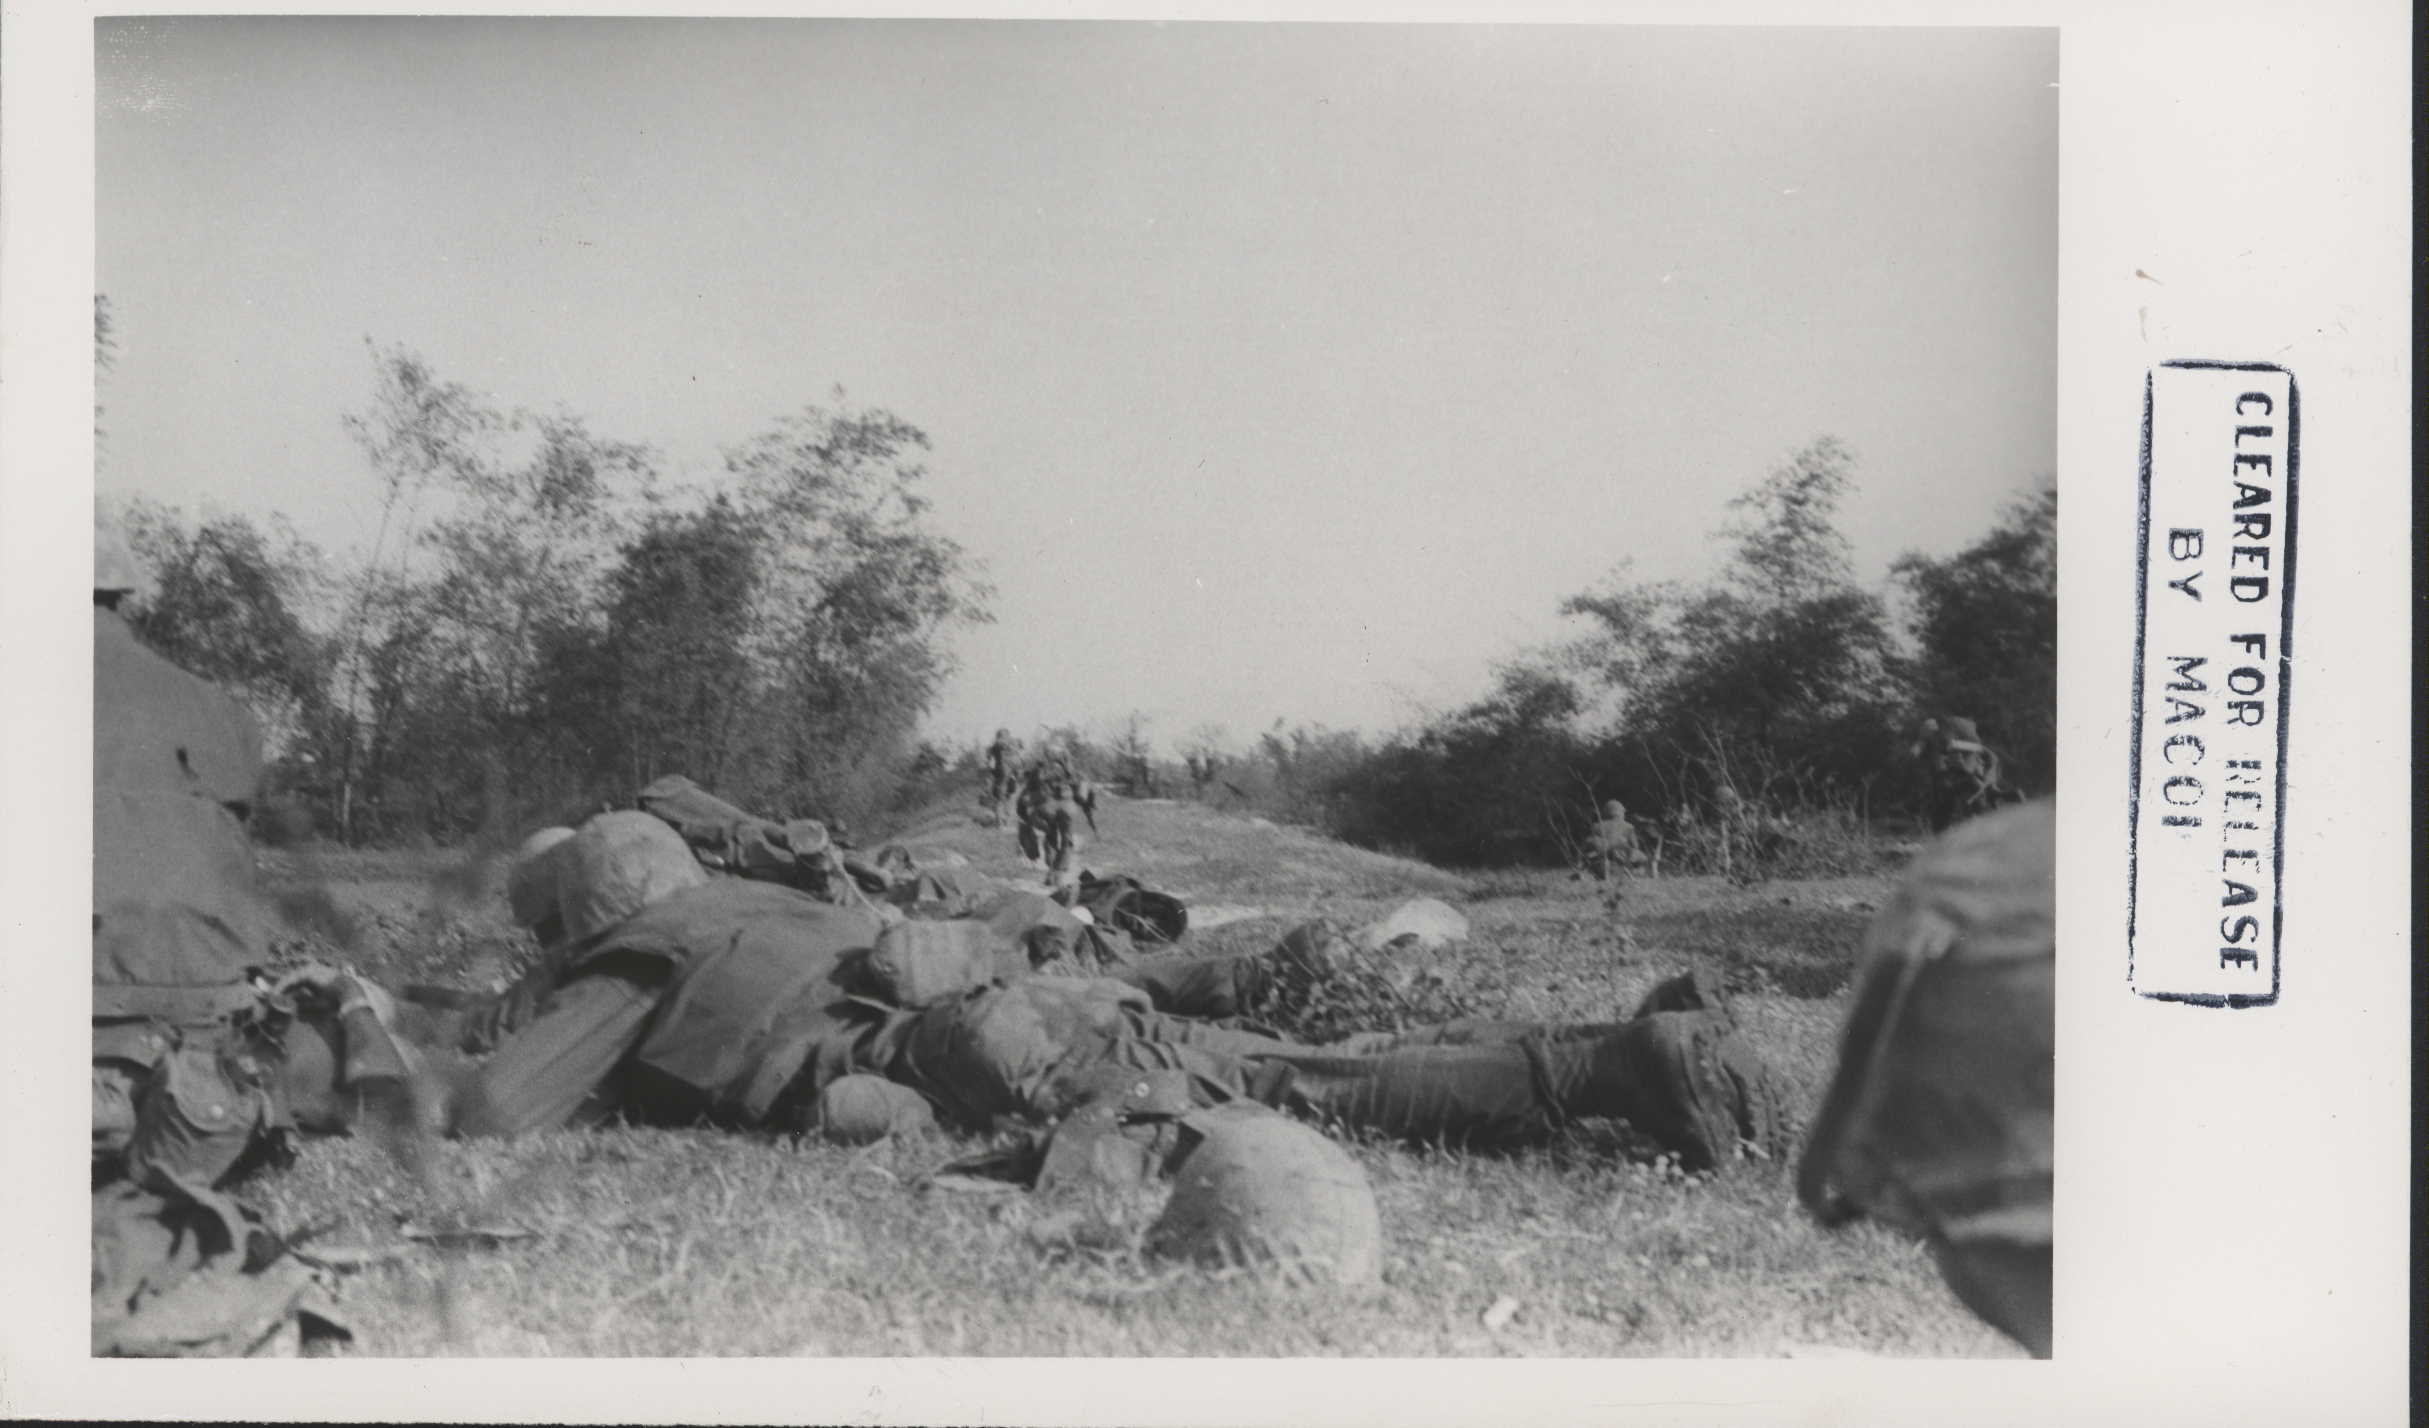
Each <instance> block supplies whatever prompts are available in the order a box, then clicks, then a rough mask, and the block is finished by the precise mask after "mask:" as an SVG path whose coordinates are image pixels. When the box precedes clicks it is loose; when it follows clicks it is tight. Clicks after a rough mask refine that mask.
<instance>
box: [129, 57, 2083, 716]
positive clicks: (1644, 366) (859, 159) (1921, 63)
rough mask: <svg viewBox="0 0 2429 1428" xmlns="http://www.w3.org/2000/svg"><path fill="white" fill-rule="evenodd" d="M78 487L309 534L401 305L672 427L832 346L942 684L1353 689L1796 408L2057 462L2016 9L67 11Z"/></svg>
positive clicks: (1627, 532)
mask: <svg viewBox="0 0 2429 1428" xmlns="http://www.w3.org/2000/svg"><path fill="white" fill-rule="evenodd" d="M97 51H98V54H97V60H98V66H99V71H100V73H99V81H100V83H99V100H100V112H99V114H98V118H97V123H98V130H97V136H96V137H97V144H98V149H97V185H98V205H99V208H98V213H97V215H96V223H97V235H96V236H97V242H98V245H99V251H98V254H97V270H98V278H97V281H98V284H99V286H100V288H101V290H102V291H104V292H106V293H107V294H108V295H109V297H110V300H111V305H112V309H113V313H114V315H115V318H116V321H117V337H118V349H119V351H118V359H117V365H116V367H115V368H114V370H113V371H112V372H111V373H110V374H109V375H108V376H107V377H105V378H104V379H103V384H102V387H101V390H100V396H101V400H102V401H103V402H104V404H105V405H106V407H107V412H106V415H105V424H106V427H107V437H106V443H105V445H104V447H103V450H102V453H101V457H100V469H99V471H98V473H97V483H98V488H99V490H100V491H101V492H102V493H103V494H104V495H105V496H106V495H112V494H123V493H141V494H145V495H149V496H154V497H157V498H160V499H163V500H167V501H170V502H173V503H176V504H179V505H182V506H184V507H186V508H187V509H188V510H189V511H194V510H199V509H202V508H205V507H208V508H214V509H220V510H231V511H241V512H247V513H253V514H266V513H272V512H275V513H279V514H282V515H284V516H285V517H287V518H288V519H289V520H290V521H292V522H293V524H294V525H295V526H296V527H297V529H299V530H300V531H301V532H302V533H304V534H305V535H306V536H308V537H310V538H312V539H314V540H316V541H318V542H319V543H320V544H322V545H324V546H326V547H328V548H329V549H331V550H332V551H334V552H338V553H340V554H345V553H348V552H353V551H359V549H360V548H361V547H363V546H365V545H367V543H368V541H369V538H370V536H371V533H372V530H373V528H374V526H375V525H376V522H377V517H378V506H377V487H376V484H375V482H374V480H373V477H372V474H371V472H370V469H369V467H368V466H367V464H366V462H365V460H364V459H363V457H362V456H361V454H360V453H359V452H358V451H357V450H356V449H355V448H354V447H353V446H352V444H351V443H350V442H349V440H348V438H347V437H346V435H345V433H344V431H343V429H342V427H341V425H340V418H341V416H342V415H343V414H344V413H345V412H347V411H349V410H354V409H359V408H360V407H362V406H363V405H364V403H365V401H366V399H367V397H368V395H369V392H370V387H371V375H372V372H371V364H370V361H369V358H368V356H367V354H366V351H365V348H364V345H363V340H364V338H366V337H369V338H372V339H374V340H376V341H378V342H380V343H382V344H388V343H397V344H402V345H404V346H406V347H408V348H411V349H413V350H415V351H418V352H419V353H421V354H422V355H423V356H424V357H426V358H427V359H429V361H430V362H431V364H432V365H433V367H434V368H435V369H436V370H437V371H438V373H439V374H440V375H441V376H444V377H448V378H453V379H455V380H459V381H462V382H464V383H466V384H468V385H470V386H472V387H473V388H475V389H476V390H479V391H481V392H483V393H485V394H487V395H488V396H490V397H492V398H493V399H495V400H496V401H498V402H500V403H502V404H510V405H526V406H532V407H539V408H550V407H555V406H558V405H562V406H565V407H568V408H570V409H572V410H573V411H575V412H578V413H580V414H582V415H583V416H584V417H586V418H588V419H589V421H590V423H591V425H592V427H593V429H594V430H596V431H598V432H600V433H601V434H603V435H608V436H614V437H619V438H626V439H632V440H640V441H646V442H648V443H651V444H652V445H654V446H656V447H657V448H658V449H659V450H660V452H661V453H662V454H663V457H664V461H665V467H666V470H667V472H668V474H669V475H670V476H671V477H673V478H674V479H676V480H678V481H685V482H706V481H711V480H714V479H715V478H716V477H717V475H718V473H719V471H720V461H719V451H720V448H721V447H722V446H724V445H726V444H730V443H732V442H735V441H738V440H741V439H742V438H745V437H747V436H749V435H751V434H753V433H755V432H757V431H759V430H761V429H763V428H764V427H765V426H767V425H768V424H769V423H770V421H771V420H772V419H774V418H775V417H776V416H778V415H779V414H781V413H784V412H787V411H790V410H793V409H796V408H798V407H799V406H801V405H802V404H803V403H805V402H810V401H823V400H824V399H826V397H827V396H828V394H829V393H830V391H831V390H832V388H833V387H834V386H836V385H837V384H839V383H840V384H841V385H842V386H843V387H845V388H846V389H847V390H848V392H849V394H850V396H851V398H852V400H854V401H855V402H866V403H873V404H876V405H879V406H883V407H885V408H888V409H890V410H892V411H894V412H896V413H897V414H899V415H901V416H902V417H904V418H906V419H908V420H910V421H912V422H913V423H915V424H917V425H919V426H920V427H922V428H924V429H925V430H926V431H927V432H928V434H929V435H930V437H931V438H932V440H933V443H934V449H933V451H932V452H931V453H930V459H929V466H930V470H931V476H930V484H929V488H928V493H929V494H930V495H931V496H932V497H933V498H934V500H935V502H936V512H937V518H938V520H939V522H940V524H941V525H942V526H943V527H944V528H945V529H946V530H947V531H948V532H949V533H950V534H952V535H953V536H954V537H955V538H957V539H958V540H960V541H961V542H962V543H963V544H964V545H965V546H966V547H967V548H968V549H969V550H970V551H971V553H972V554H973V555H975V556H977V557H978V558H979V559H980V560H981V561H983V562H984V565H985V572H984V573H985V577H986V578H987V579H988V580H989V581H990V582H992V583H993V585H994V586H995V587H996V590H997V596H996V600H995V610H996V613H997V617H998V618H997V622H996V623H995V624H994V625H992V626H988V627H985V628H983V629H980V630H978V631H976V632H974V633H972V634H970V635H969V636H968V637H966V638H964V639H962V640H961V641H960V650H961V656H962V660H963V670H962V672H961V674H960V675H959V676H958V677H957V679H956V680H955V682H954V684H953V685H952V687H951V689H950V690H949V692H948V695H947V697H946V699H945V701H944V703H943V705H942V707H941V708H940V709H939V710H938V711H937V713H936V715H935V716H934V719H933V720H932V725H933V728H934V730H935V732H937V733H938V734H940V735H942V736H945V737H949V738H956V739H959V738H969V737H975V736H977V735H980V734H981V733H982V732H983V731H985V730H990V729H992V728H994V727H995V726H996V725H998V724H1009V725H1011V726H1013V727H1014V729H1015V730H1016V732H1023V733H1026V732H1028V731H1029V730H1030V729H1032V728H1034V727H1035V726H1036V725H1038V724H1040V723H1043V722H1057V723H1059V722H1066V721H1081V722H1094V723H1098V724H1106V723H1110V722H1111V721H1113V720H1116V719H1118V718H1119V717H1120V716H1121V715H1123V714H1124V713H1125V712H1127V711H1129V710H1133V709H1137V710H1141V711H1144V712H1146V713H1148V714H1149V715H1150V716H1152V720H1153V722H1152V724H1151V726H1150V732H1151V734H1153V735H1155V736H1156V737H1157V738H1158V739H1159V741H1160V742H1162V743H1163V744H1164V745H1165V746H1166V747H1167V748H1169V747H1170V745H1171V742H1172V740H1173V739H1175V738H1177V737H1178V736H1180V735H1182V734H1185V733H1186V732H1187V731H1188V730H1189V729H1191V728H1192V727H1194V726H1196V725H1198V724H1201V723H1207V722H1214V723H1221V724H1225V725H1227V726H1229V728H1230V730H1231V732H1232V734H1233V736H1234V738H1235V740H1237V739H1239V738H1243V737H1245V736H1247V735H1249V734H1252V733H1254V732H1255V731H1256V730H1257V729H1260V728H1262V727H1264V726H1265V725H1267V724H1269V723H1271V722H1272V721H1273V720H1274V719H1275V718H1277V717H1281V718H1287V719H1289V720H1291V721H1292V722H1299V721H1310V722H1319V723H1325V724H1330V725H1333V726H1336V727H1345V726H1347V727H1364V728H1369V729H1382V728H1388V727H1391V726H1393V725H1395V724H1399V723H1401V722H1403V721H1405V720H1406V719H1408V718H1409V717H1411V715H1412V714H1413V713H1415V712H1416V711H1418V710H1420V709H1423V708H1431V707H1441V706H1444V705H1449V704H1454V703H1457V702H1459V701H1461V700H1464V699H1466V698H1469V697H1472V696H1473V695H1475V694H1477V693H1479V692H1481V691H1482V690H1483V688H1484V687H1485V683H1486V680H1487V677H1488V670H1489V667H1490V666H1491V664H1492V663H1493V662H1494V661H1495V660H1497V659H1499V658H1501V657H1503V656H1505V655H1507V654H1509V653H1511V652H1513V651H1514V650H1516V649H1518V648H1519V647H1521V646H1523V645H1526V644H1529V643H1533V642H1538V641H1541V640H1544V639H1546V638H1549V637H1552V636H1554V635H1556V634H1557V633H1559V632H1560V629H1561V622H1560V621H1559V620H1558V618H1557V614H1556V607H1557V605H1558V603H1559V601H1560V599H1561V597H1562V596H1564V595H1566V594H1569V593H1572V592H1574V591H1577V590H1580V589H1584V588H1586V587H1588V586H1591V585H1593V584H1595V583H1596V582H1597V581H1598V580H1599V579H1600V578H1601V577H1602V576H1603V575H1604V573H1605V572H1606V571H1608V570H1609V569H1610V568H1611V567H1612V566H1613V564H1614V563H1615V562H1617V561H1619V560H1621V559H1629V560H1632V561H1633V562H1634V568H1635V570H1636V572H1637V573H1638V574H1639V575H1640V576H1643V577H1646V578H1660V577H1694V576H1697V575H1700V574H1703V573H1705V572H1707V571H1708V570H1709V569H1710V568H1711V566H1712V563H1713V560H1714V551H1713V546H1712V545H1711V543H1710V540H1709V533H1710V532H1711V530H1712V529H1713V528H1714V527H1715V526H1716V525H1718V524H1719V523H1720V522H1721V521H1722V520H1723V519H1724V513H1723V509H1722V508H1723V505H1724V503H1725V502H1726V501H1727V500H1728V498H1729V497H1730V496H1731V495H1733V494H1735V493H1736V492H1737V491H1738V490H1740V489H1742V488H1743V487H1744V486H1745V485H1747V484H1748V483H1750V482H1752V481H1754V480H1756V479H1758V478H1759V477H1761V476H1762V475H1763V473H1764V472H1765V471H1766V470H1768V469H1769V468H1770V467H1771V466H1773V465H1774V464H1776V463H1777V462H1778V461H1779V460H1780V459H1781V458H1783V457H1784V456H1785V455H1787V454H1788V453H1789V452H1790V451H1791V450H1792V449H1794V448H1795V447H1797V446H1799V445H1801V444H1803V443H1804V442H1806V441H1808V440H1810V439H1812V438H1813V437H1815V436H1817V435H1820V434H1823V433H1830V434H1834V435H1837V436H1839V437H1841V438H1843V439H1845V440H1846V441H1848V442H1849V443H1850V444H1851V445H1852V446H1853V447H1854V448H1855V450H1856V452H1857V455H1858V458H1859V463H1860V467H1859V476H1860V480H1861V483H1862V491H1861V494H1860V495H1859V496H1858V498H1857V499H1856V500H1855V502H1854V504H1853V507H1852V509H1851V511H1850V512H1849V520H1848V524H1849V527H1850V534H1851V535H1853V537H1854V538H1855V541H1856V546H1857V552H1858V556H1859V559H1860V561H1861V563H1862V565H1863V568H1864V573H1865V574H1866V575H1867V577H1868V578H1878V577H1879V576H1880V575H1881V573H1882V572H1883V571H1884V570H1885V568H1886V566H1887V563H1888V561H1889V560H1890V559H1891V558H1892V557H1893V556H1895V555H1896V554H1897V553H1898V552H1900V551H1902V550H1906V549H1922V550H1925V551H1930V552H1935V553H1937V552H1944V551H1947V550H1951V549H1954V548H1956V547H1958V546H1960V545H1962V544H1964V543H1965V542H1966V541H1968V540H1969V539H1971V538H1972V537H1973V536H1975V535H1976V534H1978V533H1979V532H1980V531H1981V530H1982V529H1983V528H1984V527H1985V526H1986V525H1987V524H1988V522H1989V521H1990V520H1991V519H1992V517H1993V515H1994V514H1995V512H1996V510H1997V508H1998V507H1999V506H2000V505H2001V504H2002V503H2003V502H2005V501H2006V500H2007V499H2009V498H2010V497H2011V496H2012V495H2014V494H2015V493H2017V492H2018V491H2019V490H2021V489H2023V488H2025V487H2026V486H2028V485H2029V484H2030V483H2032V482H2033V481H2035V480H2036V479H2038V478H2040V477H2042V476H2044V475H2046V474H2047V473H2048V472H2050V471H2051V470H2052V469H2053V467H2054V465H2055V457H2054V443H2055V424H2056V399H2055V364H2056V355H2055V354H2056V347H2055V339H2056V309H2055V290H2056V262H2057V259H2056V252H2057V250H2056V197H2057V193H2056V180H2057V134H2056V119H2057V105H2058V96H2059V91H2058V90H2057V88H2056V87H2055V81H2056V79H2057V42H2056V38H2055V32H2054V31H2049V30H1948V29H1900V30H1886V29H1882V30H1835V31H1833V30H1783V29H1653V28H1629V27H1587V28H1577V27H1557V28H1547V27H1517V26H1511V27H1501V26H1492V27H1479V26H1365V25H1348V26H1317V25H1274V24H1238V25H1218V24H1146V23H1139V24H1093V23H1092V24H1051V23H1042V22H1034V23H1024V22H994V23H917V22H894V23H885V22H851V21H844V22H836V21H750V22H724V21H608V20H558V21H514V20H477V19H476V20H449V19H437V20H422V19H380V20H374V19H338V20H321V19H277V18H267V19H265V18H246V19H236V20H210V19H178V20H170V21H159V20H132V21H103V22H102V24H101V26H100V30H99V38H98V43H97Z"/></svg>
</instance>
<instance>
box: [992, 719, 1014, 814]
mask: <svg viewBox="0 0 2429 1428" xmlns="http://www.w3.org/2000/svg"><path fill="white" fill-rule="evenodd" d="M1020 752H1021V746H1020V744H1019V743H1018V742H1016V741H1015V740H1014V739H1013V737H1012V731H1011V730H1010V729H998V730H996V731H995V742H994V743H992V744H989V745H987V807H988V808H989V809H990V810H992V811H993V812H994V814H995V819H996V821H997V822H998V823H1001V822H1002V821H1003V817H1004V809H1005V805H1006V804H1007V802H1008V801H1009V800H1010V799H1011V797H1012V791H1013V788H1014V787H1015V785H1017V784H1018V783H1019V776H1018V775H1017V774H1015V773H1014V772H1013V771H1012V766H1013V762H1014V761H1015V760H1017V759H1018V758H1019V757H1020Z"/></svg>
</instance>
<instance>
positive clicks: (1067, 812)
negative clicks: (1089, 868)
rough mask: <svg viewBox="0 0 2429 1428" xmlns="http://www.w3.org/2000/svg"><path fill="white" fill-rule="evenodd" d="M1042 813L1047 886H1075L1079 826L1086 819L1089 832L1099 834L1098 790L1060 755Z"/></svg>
mask: <svg viewBox="0 0 2429 1428" xmlns="http://www.w3.org/2000/svg"><path fill="white" fill-rule="evenodd" d="M1039 813H1040V821H1039V828H1038V843H1039V853H1040V854H1041V855H1042V857H1043V858H1044V861H1045V864H1046V881H1047V883H1048V884H1050V885H1051V886H1053V887H1055V888H1057V889H1061V888H1066V887H1073V886H1076V885H1077V884H1078V881H1079V854H1080V849H1081V847H1082V846H1084V843H1083V840H1082V839H1081V837H1080V830H1079V823H1080V819H1081V818H1083V817H1085V818H1086V819H1087V820H1088V831H1089V832H1090V833H1094V832H1096V786H1095V785H1094V784H1092V783H1090V782H1089V781H1088V780H1086V779H1084V778H1082V777H1080V776H1079V774H1078V773H1077V772H1076V771H1074V770H1073V768H1072V766H1071V760H1070V757H1069V756H1068V755H1065V754H1059V753H1058V754H1057V755H1055V757H1054V760H1053V762H1052V763H1051V764H1050V765H1048V768H1047V773H1046V778H1045V783H1044V788H1043V804H1042V807H1041V808H1040V810H1039Z"/></svg>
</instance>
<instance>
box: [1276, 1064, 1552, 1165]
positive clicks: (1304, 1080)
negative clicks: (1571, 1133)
mask: <svg viewBox="0 0 2429 1428" xmlns="http://www.w3.org/2000/svg"><path fill="white" fill-rule="evenodd" d="M1546 1046H1547V1043H1541V1042H1536V1041H1531V1040H1523V1041H1498V1042H1479V1043H1474V1044H1470V1045H1432V1046H1426V1045H1414V1046H1406V1047H1401V1048H1398V1049H1394V1050H1387V1051H1379V1052H1370V1053H1366V1054H1362V1055H1361V1054H1346V1055H1344V1054H1339V1053H1334V1052H1331V1051H1329V1050H1328V1051H1323V1052H1317V1051H1285V1052H1278V1053H1268V1054H1267V1056H1266V1058H1265V1059H1266V1060H1268V1061H1270V1062H1273V1063H1277V1064H1279V1065H1281V1066H1285V1067H1287V1068H1289V1074H1288V1080H1287V1082H1286V1084H1284V1085H1283V1086H1282V1087H1281V1088H1280V1089H1279V1100H1280V1103H1281V1104H1282V1105H1284V1106H1285V1107H1287V1108H1289V1109H1292V1110H1298V1111H1302V1112H1305V1113H1309V1114H1313V1115H1316V1116H1320V1117H1323V1118H1325V1119H1328V1120H1338V1121H1341V1122H1342V1123H1344V1124H1347V1125H1353V1126H1359V1127H1362V1128H1364V1129H1368V1130H1376V1131H1381V1132H1383V1133H1385V1134H1387V1135H1395V1136H1402V1137H1406V1138H1408V1139H1411V1140H1420V1141H1448V1142H1452V1143H1467V1142H1475V1143H1484V1144H1506V1143H1509V1142H1513V1141H1520V1140H1527V1139H1533V1138H1536V1137H1539V1136H1541V1135H1543V1134H1544V1133H1546V1132H1547V1131H1548V1130H1549V1129H1550V1128H1551V1126H1552V1124H1553V1123H1554V1122H1555V1121H1556V1119H1557V1118H1558V1115H1559V1106H1558V1104H1557V1103H1556V1101H1555V1100H1554V1098H1553V1096H1552V1095H1551V1092H1550V1088H1549V1086H1548V1084H1547V1082H1546V1079H1545V1076H1544V1068H1543V1065H1542V1058H1543V1056H1544V1052H1545V1049H1546Z"/></svg>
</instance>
